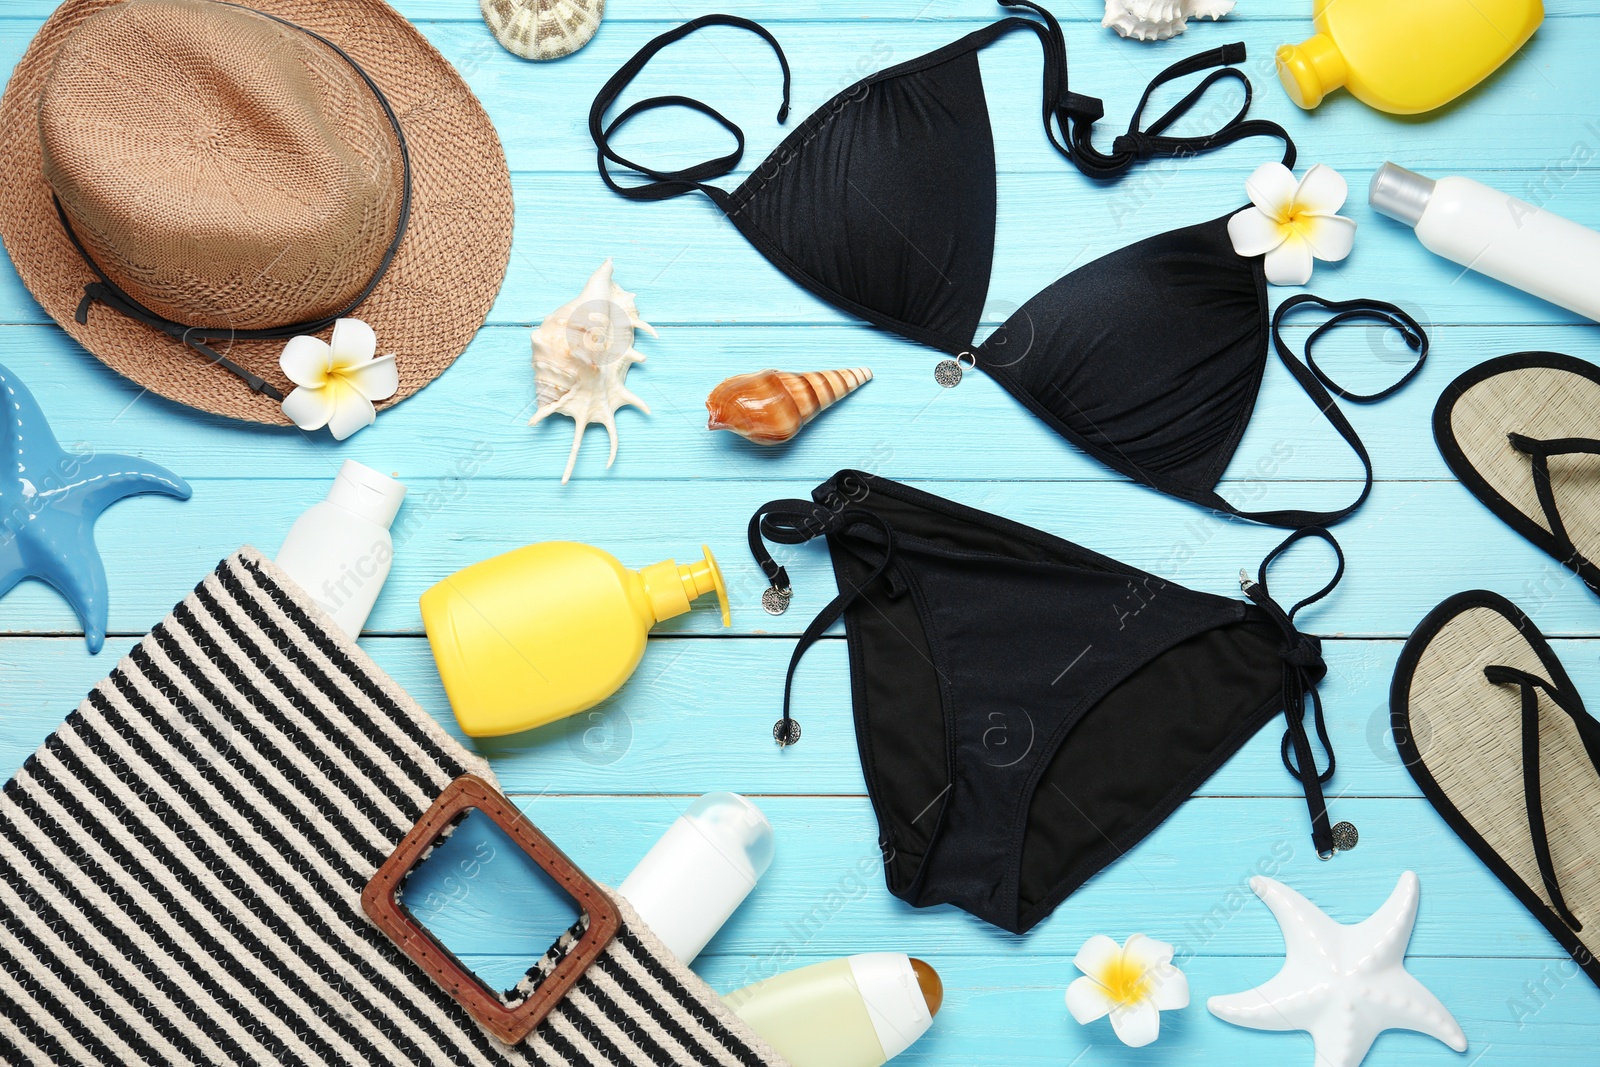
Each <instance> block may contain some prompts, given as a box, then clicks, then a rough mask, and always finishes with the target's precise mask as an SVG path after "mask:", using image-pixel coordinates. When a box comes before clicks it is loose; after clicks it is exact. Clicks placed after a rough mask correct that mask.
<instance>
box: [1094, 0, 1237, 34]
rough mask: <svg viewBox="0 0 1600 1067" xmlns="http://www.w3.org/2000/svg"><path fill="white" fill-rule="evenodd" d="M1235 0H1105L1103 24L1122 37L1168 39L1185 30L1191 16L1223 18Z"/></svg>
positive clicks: (1231, 8)
mask: <svg viewBox="0 0 1600 1067" xmlns="http://www.w3.org/2000/svg"><path fill="white" fill-rule="evenodd" d="M1233 4H1234V0H1106V17H1105V18H1103V19H1101V20H1100V25H1102V26H1104V27H1106V28H1107V29H1112V30H1116V31H1117V33H1118V34H1119V35H1121V36H1123V37H1132V38H1135V39H1136V40H1140V41H1165V40H1167V39H1168V38H1170V37H1176V36H1178V34H1180V33H1182V32H1183V31H1184V28H1185V27H1186V26H1187V25H1188V22H1189V20H1190V19H1192V18H1194V19H1220V18H1221V17H1222V16H1224V15H1226V14H1227V13H1228V12H1230V11H1232V10H1233Z"/></svg>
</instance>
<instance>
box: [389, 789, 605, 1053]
mask: <svg viewBox="0 0 1600 1067" xmlns="http://www.w3.org/2000/svg"><path fill="white" fill-rule="evenodd" d="M473 811H481V812H482V813H483V814H485V815H487V816H488V817H489V818H490V819H491V820H493V821H494V824H495V825H496V826H498V827H499V828H500V829H501V830H502V831H504V832H505V834H506V836H507V837H509V838H511V840H513V841H515V842H516V843H517V844H518V845H519V846H520V847H521V848H522V851H524V852H526V853H527V854H528V855H529V856H530V857H531V858H532V859H533V861H534V862H535V863H537V864H538V865H539V867H540V869H541V870H543V871H544V872H545V873H546V874H548V875H549V876H550V877H551V879H553V880H554V881H555V883H556V884H557V885H558V886H560V887H561V888H562V889H563V890H564V891H565V892H566V893H567V894H568V895H569V896H570V897H571V898H572V900H573V902H574V903H576V904H577V906H578V908H579V910H580V911H582V913H583V914H585V915H587V916H588V918H589V926H588V929H587V930H585V931H584V933H583V935H582V936H581V937H579V938H578V940H577V941H576V942H575V943H574V944H573V945H572V947H571V949H570V950H569V951H568V952H567V954H566V955H565V956H563V957H562V958H561V960H560V962H558V963H557V964H556V966H555V969H554V970H553V971H551V972H550V973H549V975H547V976H546V977H545V978H544V980H543V981H541V982H540V983H539V985H538V986H537V987H536V988H535V989H534V990H533V992H532V993H531V994H529V996H528V998H527V999H526V1000H524V1001H522V1002H521V1003H519V1004H517V1005H516V1006H515V1007H507V1006H506V1004H505V1002H504V1001H503V1000H502V999H501V998H500V996H499V995H498V994H496V993H495V992H494V991H493V990H491V989H490V988H489V987H488V986H487V985H485V984H484V983H483V980H482V979H480V978H479V977H478V976H477V975H476V974H474V973H473V972H472V971H471V970H470V969H468V968H467V966H466V965H465V964H463V963H462V962H461V961H460V960H459V959H457V958H456V956H455V954H454V953H453V952H451V951H450V950H449V949H448V948H445V946H444V945H443V944H441V943H440V942H439V941H438V940H437V939H436V938H435V937H434V936H433V935H432V934H430V933H429V932H428V930H427V928H426V927H424V926H423V925H422V924H421V923H419V922H418V921H417V920H416V918H415V916H413V915H412V914H411V912H410V910H409V909H407V908H406V906H405V905H404V904H402V903H401V902H400V887H401V885H402V884H403V883H404V882H405V879H406V876H407V875H409V874H410V873H411V872H412V871H413V870H415V869H416V867H417V866H418V865H419V864H420V863H421V862H422V860H423V859H424V857H425V856H426V855H427V853H428V851H429V850H430V849H432V848H433V846H434V845H436V844H438V842H439V840H440V839H441V838H442V837H444V835H445V834H446V832H447V831H449V829H450V828H451V827H452V826H454V825H455V824H456V823H458V822H459V821H460V820H461V819H463V818H465V817H466V816H467V815H468V814H470V813H471V812H473ZM361 907H362V909H363V910H364V911H365V912H366V913H367V916H368V917H369V918H370V919H371V920H372V921H373V923H374V924H376V925H377V927H378V929H380V930H382V931H383V932H384V933H385V934H387V935H388V936H389V938H390V939H391V940H393V941H394V943H395V944H397V945H399V946H400V950H401V951H402V952H404V953H405V954H406V955H407V956H408V957H410V958H411V959H412V960H413V961H414V962H416V963H418V964H420V965H421V966H422V968H423V969H424V970H426V971H427V972H428V974H429V975H431V976H432V977H433V980H434V981H436V982H438V983H439V985H440V986H442V987H443V988H444V990H445V992H447V993H449V994H450V995H451V996H452V997H454V998H455V1000H456V1002H457V1003H459V1004H460V1005H461V1006H462V1007H464V1008H466V1009H467V1011H468V1012H469V1013H470V1014H471V1015H472V1017H473V1018H474V1019H476V1020H477V1021H478V1022H480V1023H482V1024H483V1026H484V1027H485V1028H486V1029H487V1030H488V1031H489V1032H490V1033H492V1034H494V1036H495V1037H498V1038H499V1039H500V1040H501V1041H504V1042H505V1043H506V1044H508V1045H515V1044H517V1043H518V1042H520V1041H521V1040H522V1039H523V1038H525V1037H527V1036H528V1034H530V1033H532V1032H533V1029H534V1027H536V1026H538V1025H539V1024H540V1023H541V1022H543V1021H544V1017H545V1016H546V1015H549V1014H550V1012H551V1010H552V1009H553V1008H554V1007H555V1006H556V1005H557V1004H558V1003H560V1001H561V998H562V997H564V996H566V994H567V991H568V990H570V989H571V988H572V987H573V985H575V984H576V983H577V981H578V979H579V978H581V977H582V976H583V973H584V971H586V970H588V969H589V965H590V964H592V963H593V962H594V961H595V959H596V958H597V957H599V955H600V953H602V952H604V951H605V948H606V946H607V945H609V944H610V943H611V939H612V938H613V937H615V936H616V933H617V930H618V928H619V927H620V926H621V925H622V916H621V915H620V914H619V913H618V911H617V907H616V904H615V903H614V902H613V901H612V900H611V898H610V897H609V896H607V895H606V892H605V890H603V889H601V888H600V886H599V885H598V884H596V883H595V882H594V881H593V880H592V879H590V878H589V876H588V875H586V874H584V873H583V871H581V870H579V869H578V866H577V865H576V864H574V863H573V862H572V861H571V860H569V859H568V858H567V857H566V856H565V855H564V854H563V853H562V851H561V850H560V849H559V848H557V847H556V846H555V844H554V843H553V842H552V841H551V840H550V839H549V838H548V837H546V836H545V835H544V834H543V833H541V832H540V831H539V828H538V827H536V826H534V825H533V823H531V822H529V821H528V817H527V816H526V815H524V814H522V812H521V811H519V810H518V809H517V807H516V805H514V804H512V803H511V801H510V800H508V799H507V798H506V797H505V796H504V795H503V794H501V793H500V792H499V790H497V789H495V788H494V787H493V786H491V785H490V784H489V783H488V782H486V781H484V780H483V779H482V778H479V777H477V776H476V775H471V774H464V775H462V776H461V777H460V778H457V779H456V780H455V781H453V782H451V783H450V784H449V786H447V787H446V788H445V791H444V792H443V793H441V794H440V795H439V799H438V800H435V801H434V802H433V806H432V807H431V808H429V809H428V811H427V813H426V814H424V815H423V816H422V818H421V819H419V820H418V821H417V824H416V825H415V826H413V827H412V828H411V831H410V832H409V833H407V834H406V836H405V839H404V840H402V841H401V842H400V845H399V847H397V848H396V849H395V850H394V854H393V855H391V856H390V857H389V858H388V859H387V860H385V861H384V864H383V866H381V867H379V868H378V873H377V874H375V875H373V876H372V881H370V882H368V883H367V887H366V888H365V889H364V890H362V892H361Z"/></svg>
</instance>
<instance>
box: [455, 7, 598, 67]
mask: <svg viewBox="0 0 1600 1067" xmlns="http://www.w3.org/2000/svg"><path fill="white" fill-rule="evenodd" d="M478 4H479V6H480V7H481V8H483V19H484V21H485V22H487V23H488V24H489V28H490V29H491V30H493V31H494V36H495V39H496V40H497V41H499V42H500V43H501V44H503V45H505V46H506V48H507V49H509V50H510V51H512V52H515V53H516V54H517V55H519V56H521V57H522V58H524V59H560V58H561V57H562V56H566V55H571V54H572V53H573V52H576V51H577V50H578V49H580V48H582V47H583V46H584V45H586V44H588V43H589V38H591V37H593V36H594V32H595V31H596V30H598V29H599V28H600V19H601V17H602V16H603V15H604V14H605V11H606V0H478Z"/></svg>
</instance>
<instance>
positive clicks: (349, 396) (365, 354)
mask: <svg viewBox="0 0 1600 1067" xmlns="http://www.w3.org/2000/svg"><path fill="white" fill-rule="evenodd" d="M278 366H280V367H282V368H283V373H285V374H287V375H288V376H289V380H290V381H291V382H293V383H294V384H295V385H296V386H297V387H298V388H296V389H295V390H294V392H292V393H290V394H289V395H288V396H287V397H285V398H284V401H283V413H284V414H285V415H287V416H289V421H290V422H293V423H294V424H295V425H296V426H298V427H300V428H301V429H302V430H320V429H322V428H323V427H324V426H326V427H327V428H328V429H329V431H331V432H332V433H333V437H334V440H336V441H343V440H344V439H345V438H346V437H349V436H350V435H351V434H353V433H355V432H356V431H357V430H359V429H361V428H362V427H363V426H371V425H372V424H373V422H374V421H376V420H377V418H378V412H377V409H376V408H374V407H373V406H372V405H373V402H374V401H378V400H387V399H389V398H390V397H391V396H394V394H395V393H396V392H397V391H399V389H400V371H399V370H398V369H397V368H396V367H395V365H394V356H393V355H388V356H380V355H378V335H377V334H375V333H373V332H372V327H371V326H368V325H367V324H366V323H364V322H362V321H361V320H360V319H340V320H339V321H338V322H336V323H334V324H333V339H332V340H331V341H323V340H320V339H319V338H316V337H294V338H290V340H289V343H288V344H287V345H285V346H284V348H283V355H282V356H279V357H278Z"/></svg>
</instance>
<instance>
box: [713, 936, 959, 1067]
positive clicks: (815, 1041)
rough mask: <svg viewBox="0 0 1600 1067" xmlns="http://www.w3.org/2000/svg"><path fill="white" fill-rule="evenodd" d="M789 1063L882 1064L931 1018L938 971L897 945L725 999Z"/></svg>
mask: <svg viewBox="0 0 1600 1067" xmlns="http://www.w3.org/2000/svg"><path fill="white" fill-rule="evenodd" d="M722 1002H723V1003H724V1004H726V1005H727V1006H728V1007H730V1008H732V1009H733V1012H734V1014H735V1015H737V1016H739V1018H741V1019H743V1020H744V1022H745V1024H746V1025H748V1026H749V1027H750V1029H752V1030H754V1031H755V1032H756V1033H757V1034H759V1035H760V1036H761V1038H762V1039H763V1040H764V1041H766V1042H767V1044H769V1045H771V1046H772V1047H773V1048H774V1049H775V1050H776V1051H777V1052H778V1054H779V1055H780V1056H782V1057H783V1058H784V1059H785V1060H787V1061H788V1062H789V1064H790V1067H882V1065H883V1064H885V1063H887V1062H889V1061H890V1060H892V1059H894V1058H895V1057H896V1056H898V1055H900V1053H902V1052H904V1051H905V1050H906V1049H908V1048H910V1047H911V1045H912V1044H913V1043H914V1042H915V1041H916V1040H917V1039H918V1038H919V1037H921V1036H922V1035H923V1034H925V1033H927V1032H928V1028H929V1027H930V1026H932V1025H933V1017H934V1016H935V1015H937V1014H938V1013H939V1008H940V1006H941V1005H942V1004H943V1002H944V986H943V984H942V983H941V982H940V981H939V975H938V972H936V971H935V970H934V969H933V968H932V967H930V966H928V965H927V964H926V963H923V962H922V961H921V960H914V959H912V958H911V957H909V956H907V955H905V954H904V953H901V952H869V953H865V954H863V955H860V956H848V957H846V958H844V959H837V960H827V961H825V962H823V963H813V964H812V965H811V966H809V967H801V968H799V969H797V970H793V971H785V972H784V973H783V974H780V975H777V976H775V977H773V978H768V979H767V980H765V981H762V982H757V983H755V984H754V985H749V986H745V987H744V988H743V989H741V990H738V991H737V992H734V993H729V994H728V995H727V996H725V997H723V998H722Z"/></svg>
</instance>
